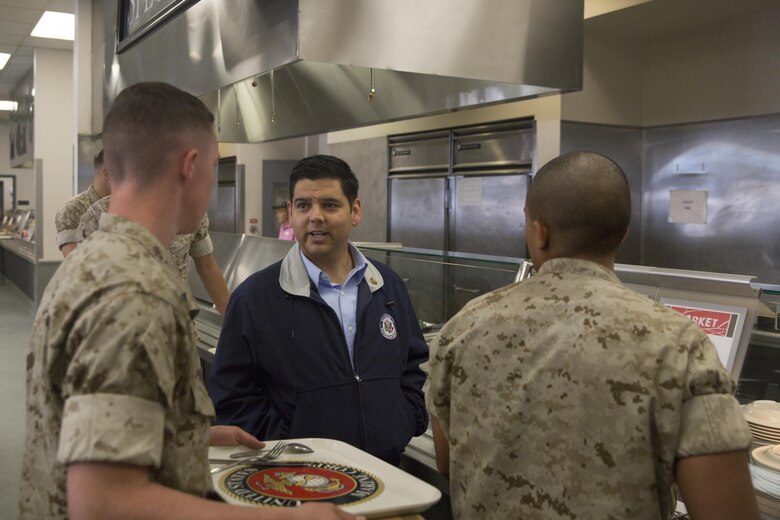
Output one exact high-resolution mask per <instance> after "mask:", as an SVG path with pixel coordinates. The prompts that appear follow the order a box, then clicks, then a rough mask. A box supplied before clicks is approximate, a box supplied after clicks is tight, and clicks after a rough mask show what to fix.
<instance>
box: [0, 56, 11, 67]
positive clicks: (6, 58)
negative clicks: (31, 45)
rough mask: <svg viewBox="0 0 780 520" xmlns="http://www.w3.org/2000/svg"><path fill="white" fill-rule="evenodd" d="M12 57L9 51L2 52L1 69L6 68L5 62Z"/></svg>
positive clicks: (0, 57) (0, 58)
mask: <svg viewBox="0 0 780 520" xmlns="http://www.w3.org/2000/svg"><path fill="white" fill-rule="evenodd" d="M9 59H11V55H10V54H8V53H7V52H0V70H3V69H4V68H5V64H6V63H8V60H9Z"/></svg>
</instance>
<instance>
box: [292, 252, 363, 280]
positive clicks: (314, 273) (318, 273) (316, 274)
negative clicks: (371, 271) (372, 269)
mask: <svg viewBox="0 0 780 520" xmlns="http://www.w3.org/2000/svg"><path fill="white" fill-rule="evenodd" d="M347 248H348V250H349V254H350V256H351V257H352V263H353V264H354V265H355V267H353V268H352V270H351V271H350V272H349V274H348V275H347V279H346V280H344V283H343V284H342V285H347V283H349V281H350V280H351V279H353V278H355V277H362V276H363V273H364V272H365V270H366V267H367V265H368V264H367V262H366V257H365V256H363V253H361V252H360V251H359V250H358V248H356V247H355V246H354V245H352V243H351V242H347ZM300 254H301V260H302V261H303V265H304V267H305V268H306V273H307V274H308V275H309V279H310V280H311V281H312V282H314V284H315V285H319V284H320V282H321V281H326V282H327V283H331V284H332V283H333V282H332V281H331V280H330V278H329V277H328V275H327V273H325V272H324V271H323V270H322V269H320V268H319V267H317V266H316V265H314V262H312V261H311V260H309V259H308V258H307V257H306V255H305V254H303V250H301V252H300Z"/></svg>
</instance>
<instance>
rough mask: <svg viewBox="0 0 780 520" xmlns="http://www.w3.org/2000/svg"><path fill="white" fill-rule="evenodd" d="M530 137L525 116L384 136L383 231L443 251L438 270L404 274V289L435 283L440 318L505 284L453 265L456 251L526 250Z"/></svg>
mask: <svg viewBox="0 0 780 520" xmlns="http://www.w3.org/2000/svg"><path fill="white" fill-rule="evenodd" d="M534 144H535V127H534V123H533V121H531V120H521V121H510V122H504V123H496V124H491V125H480V126H472V127H462V128H455V129H450V130H444V131H437V132H426V133H420V134H407V135H401V136H392V137H390V138H389V139H388V153H389V164H390V169H389V172H388V173H389V174H388V197H389V201H388V208H389V211H388V228H389V229H388V236H389V237H390V241H391V242H400V243H402V244H403V245H404V247H411V248H420V249H425V250H432V251H439V252H441V253H443V255H444V256H446V257H447V260H446V263H447V264H448V265H449V267H447V268H442V269H441V271H442V272H441V273H438V274H436V273H434V272H430V273H426V274H425V275H424V276H421V274H420V273H407V274H408V276H405V277H406V278H408V279H409V280H410V282H409V283H410V292H411V291H413V290H414V289H415V284H418V285H421V284H425V285H427V286H428V288H427V290H430V289H431V288H432V287H434V286H435V285H437V284H438V283H439V281H440V282H441V285H442V286H443V287H445V294H444V295H442V297H443V300H444V302H445V305H444V308H443V310H442V312H443V318H444V319H446V318H448V317H449V316H450V315H451V314H452V313H453V312H455V311H456V310H457V309H459V308H460V307H462V305H463V304H465V302H466V301H468V300H470V299H471V298H473V297H475V296H478V295H480V294H484V293H486V292H489V291H490V290H493V289H495V288H497V287H500V286H501V285H502V284H504V283H505V281H504V280H503V279H502V280H501V281H500V282H499V281H496V280H492V279H491V275H490V272H488V271H485V272H480V271H479V270H478V269H473V268H472V269H466V268H462V269H461V268H457V267H456V266H457V264H458V256H459V254H462V253H468V254H470V255H475V254H476V255H486V256H501V257H513V258H525V257H526V256H527V253H526V245H525V219H524V216H523V206H524V203H525V194H526V190H527V188H528V183H529V181H530V177H531V172H532V169H533V150H534V148H535V146H534ZM485 261H486V262H489V261H490V260H489V258H486V260H485ZM423 292H424V290H423V289H422V287H421V288H420V293H423Z"/></svg>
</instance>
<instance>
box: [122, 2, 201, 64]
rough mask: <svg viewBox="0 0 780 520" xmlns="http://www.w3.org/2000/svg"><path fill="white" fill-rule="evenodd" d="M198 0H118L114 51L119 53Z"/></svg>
mask: <svg viewBox="0 0 780 520" xmlns="http://www.w3.org/2000/svg"><path fill="white" fill-rule="evenodd" d="M197 2H198V0H119V5H118V9H117V18H118V19H117V30H116V34H117V44H116V53H117V54H121V53H122V52H124V51H126V50H127V49H129V48H130V47H132V46H133V45H135V44H136V43H138V42H140V41H141V40H143V39H144V38H146V37H147V36H149V35H150V34H152V33H153V32H154V31H156V30H157V29H159V28H160V27H162V26H163V25H165V24H166V23H167V22H168V21H169V20H170V19H172V18H173V17H175V16H176V15H178V14H179V13H181V12H183V11H186V10H187V9H188V8H189V7H190V6H191V5H193V4H195V3H197Z"/></svg>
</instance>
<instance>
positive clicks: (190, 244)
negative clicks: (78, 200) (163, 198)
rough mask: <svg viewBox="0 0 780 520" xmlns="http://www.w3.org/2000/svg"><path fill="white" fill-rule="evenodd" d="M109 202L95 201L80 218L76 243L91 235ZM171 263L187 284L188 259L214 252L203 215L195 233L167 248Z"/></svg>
mask: <svg viewBox="0 0 780 520" xmlns="http://www.w3.org/2000/svg"><path fill="white" fill-rule="evenodd" d="M110 202H111V195H109V196H108V197H103V198H102V199H100V200H97V201H95V203H94V204H92V205H91V206H90V207H89V208H88V209H87V210H86V211H85V212H84V215H83V216H82V217H81V222H80V223H79V225H78V232H77V237H78V238H77V239H76V242H80V241H82V240H84V239H85V238H87V237H88V236H89V235H91V234H92V233H93V232H94V231H95V230H96V229H97V228H98V222H99V221H100V215H102V214H103V213H105V212H107V211H108V205H109V203H110ZM169 249H170V251H171V256H173V261H174V263H175V264H176V267H177V268H178V270H179V276H180V277H181V279H182V280H184V281H185V282H187V281H188V280H189V278H188V277H189V262H188V258H189V257H190V256H192V257H193V258H200V257H202V256H206V255H210V254H211V253H212V252H214V246H213V244H212V243H211V237H210V236H209V216H208V214H206V215H203V219H202V220H201V221H200V226H199V227H198V230H197V231H195V233H184V234H180V235H176V238H175V239H174V240H173V242H171V245H170V246H169Z"/></svg>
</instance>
